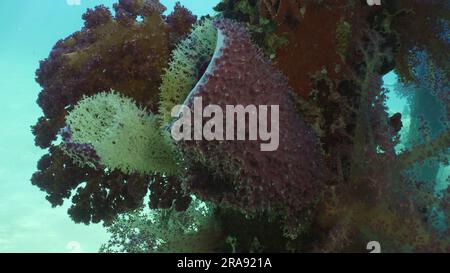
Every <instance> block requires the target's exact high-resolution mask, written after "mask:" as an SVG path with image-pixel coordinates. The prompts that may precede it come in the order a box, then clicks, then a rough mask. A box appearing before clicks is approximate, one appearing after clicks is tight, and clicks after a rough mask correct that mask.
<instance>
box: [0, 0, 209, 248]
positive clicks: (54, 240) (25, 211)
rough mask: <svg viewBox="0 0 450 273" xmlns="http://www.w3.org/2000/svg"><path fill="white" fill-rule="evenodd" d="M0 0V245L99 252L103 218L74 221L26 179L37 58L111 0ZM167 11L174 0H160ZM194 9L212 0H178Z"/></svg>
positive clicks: (31, 167)
mask: <svg viewBox="0 0 450 273" xmlns="http://www.w3.org/2000/svg"><path fill="white" fill-rule="evenodd" d="M76 2H78V1H77V0H1V1H0V37H1V39H0V105H1V107H0V252H73V251H75V252H77V251H81V252H96V251H97V250H98V248H99V247H100V245H101V244H102V243H103V242H105V241H106V240H107V239H108V236H107V234H106V231H105V229H104V228H103V227H102V226H101V225H90V226H85V225H82V224H75V223H73V222H72V221H71V220H70V218H69V216H68V215H67V213H66V211H67V208H68V206H69V204H68V202H67V201H66V203H65V205H64V206H63V207H59V208H54V209H53V208H51V206H50V203H49V202H47V200H45V194H44V193H43V192H40V191H39V189H38V188H37V187H34V186H32V185H31V183H30V177H31V175H32V174H33V172H34V171H35V169H36V162H37V160H38V159H39V158H40V157H41V155H42V154H43V151H42V150H40V149H38V148H36V147H35V146H34V138H33V136H32V134H31V131H30V126H31V125H33V124H34V123H35V122H36V121H37V118H38V117H39V116H40V115H41V110H40V108H39V107H38V106H37V105H36V103H35V101H36V98H37V94H38V93H39V92H40V87H39V85H38V84H37V83H36V82H35V81H34V78H35V76H34V73H35V70H36V69H37V68H38V65H39V60H41V59H44V58H46V57H47V56H48V53H49V52H50V50H51V48H52V46H53V45H54V44H55V42H56V41H57V40H59V39H61V38H64V37H66V36H68V35H69V34H71V33H73V32H74V31H76V30H79V29H80V28H81V27H82V25H83V21H82V20H81V15H82V14H83V13H84V12H85V10H86V8H88V7H94V6H96V5H99V4H104V5H106V6H109V7H111V6H112V4H113V3H114V2H116V1H115V0H103V1H102V0H81V1H80V5H69V3H76ZM161 2H162V3H163V4H165V5H166V6H167V7H168V8H169V10H171V9H172V7H173V5H174V3H175V2H176V1H174V0H162V1H161ZM180 2H181V3H182V4H183V5H185V6H186V7H188V8H189V9H191V10H192V11H194V13H195V14H197V15H205V14H208V13H211V12H212V7H213V6H214V5H215V3H217V1H216V0H214V1H210V0H208V1H204V0H185V1H180Z"/></svg>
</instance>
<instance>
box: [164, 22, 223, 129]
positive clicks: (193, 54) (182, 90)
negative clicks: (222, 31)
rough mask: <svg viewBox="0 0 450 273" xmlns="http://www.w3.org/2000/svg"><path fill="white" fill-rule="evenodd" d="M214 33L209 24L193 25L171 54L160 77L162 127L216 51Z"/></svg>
mask: <svg viewBox="0 0 450 273" xmlns="http://www.w3.org/2000/svg"><path fill="white" fill-rule="evenodd" d="M216 41H217V30H216V28H215V27H214V26H213V22H212V20H209V19H206V20H204V21H203V22H201V23H198V24H196V25H195V26H194V27H193V29H192V32H191V34H190V35H189V36H188V37H187V38H186V39H185V40H183V41H182V42H181V43H180V44H179V45H178V47H177V48H176V49H175V50H174V51H173V53H172V61H171V62H170V66H169V68H168V69H166V72H165V74H164V75H163V76H162V84H161V87H160V90H161V101H160V109H159V112H160V115H161V119H162V121H163V124H166V123H169V122H170V120H171V115H170V114H171V111H172V108H173V107H174V106H175V105H179V104H182V103H183V102H184V100H185V98H186V97H187V95H188V94H189V92H190V91H191V90H192V88H193V87H194V85H195V83H196V82H197V81H198V80H199V76H201V75H202V74H203V69H204V68H205V67H206V65H207V64H208V63H209V61H210V60H211V58H212V55H213V53H214V50H215V48H216Z"/></svg>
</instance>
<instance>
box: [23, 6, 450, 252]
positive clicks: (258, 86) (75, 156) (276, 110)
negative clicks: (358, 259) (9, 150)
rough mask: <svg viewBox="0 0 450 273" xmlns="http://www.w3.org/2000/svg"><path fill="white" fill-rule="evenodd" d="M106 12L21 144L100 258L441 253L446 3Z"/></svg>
mask: <svg viewBox="0 0 450 273" xmlns="http://www.w3.org/2000/svg"><path fill="white" fill-rule="evenodd" d="M113 9H114V13H113V12H111V11H110V10H109V9H108V8H106V7H105V6H98V7H96V8H94V9H88V10H87V11H86V13H85V14H84V15H83V19H84V22H85V23H84V27H83V28H82V29H81V30H80V31H77V32H75V33H73V34H72V35H70V36H69V37H66V38H65V39H63V40H60V41H58V42H57V43H56V44H55V46H54V47H53V49H52V51H51V52H50V54H49V56H48V58H47V59H45V60H43V61H42V62H41V63H40V68H39V69H38V71H37V72H36V79H37V82H38V83H39V84H40V85H41V86H42V91H41V93H40V94H39V97H38V100H37V103H38V105H39V106H40V107H41V108H42V110H43V113H44V115H43V116H42V117H40V118H39V120H38V121H37V123H36V125H34V126H33V127H32V131H33V134H34V135H35V137H36V138H35V143H36V145H37V146H38V147H41V148H42V149H46V150H47V154H46V155H44V156H43V157H42V158H41V159H40V160H39V162H38V166H37V168H38V170H37V171H36V173H35V174H34V175H33V177H32V179H31V181H32V183H33V185H36V186H37V187H39V188H40V189H41V190H43V191H45V192H46V194H47V199H48V201H49V202H50V203H51V204H52V205H53V206H60V205H62V204H63V202H64V201H65V200H70V201H67V202H71V204H72V205H71V207H70V208H69V210H68V214H69V215H70V217H71V218H72V219H73V221H75V222H77V223H85V224H89V223H99V222H102V223H103V224H104V225H106V226H107V228H108V230H109V232H110V233H111V238H110V240H109V241H108V242H106V243H105V244H104V245H103V246H102V248H101V249H100V250H101V251H103V252H367V251H368V250H367V249H374V251H380V249H381V250H382V251H383V252H423V251H430V252H448V251H450V222H449V221H450V186H449V181H448V180H449V179H448V178H447V181H445V177H444V178H442V177H443V176H445V175H442V173H441V171H440V170H441V169H444V168H446V167H447V166H448V165H449V163H448V162H449V147H450V130H449V125H450V123H449V113H450V107H449V106H450V96H449V94H450V93H449V92H450V88H449V82H448V78H449V75H448V73H449V72H450V67H449V63H448V60H449V52H450V50H449V49H450V43H449V42H450V41H449V39H448V33H449V31H450V29H449V21H448V20H449V19H450V4H449V2H448V1H427V0H420V1H419V0H417V1H410V0H391V1H365V0H360V1H358V0H345V1H344V0H320V1H319V0H281V1H279V0H278V1H273V0H222V1H220V2H219V4H218V5H217V7H216V11H217V15H215V16H214V17H210V16H208V17H202V18H197V17H196V16H194V15H193V14H192V13H191V12H190V11H189V10H187V9H186V8H184V7H183V6H181V5H180V4H177V5H176V6H175V9H174V11H173V12H172V13H170V14H169V15H167V16H166V15H163V14H164V11H165V7H164V6H163V5H161V4H160V3H159V1H158V0H119V1H118V3H116V4H114V6H113ZM391 71H394V72H395V73H396V74H397V75H398V77H399V83H398V84H397V85H396V87H395V92H396V93H397V94H399V95H402V96H404V97H406V98H408V102H409V106H408V107H409V108H408V111H404V112H403V113H391V112H389V109H388V108H387V106H386V100H387V97H388V95H389V90H386V89H385V88H383V80H382V79H383V76H384V75H385V74H387V73H389V72H391ZM391 92H393V91H391ZM438 174H440V175H438ZM437 177H439V179H438V178H437ZM447 177H448V174H447ZM147 197H148V198H147ZM147 200H148V201H147ZM147 202H148V204H146V203H147Z"/></svg>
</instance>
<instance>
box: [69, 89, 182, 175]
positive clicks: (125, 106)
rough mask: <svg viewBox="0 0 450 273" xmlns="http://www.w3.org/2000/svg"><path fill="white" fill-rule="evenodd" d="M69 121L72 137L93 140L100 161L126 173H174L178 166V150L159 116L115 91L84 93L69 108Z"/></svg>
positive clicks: (85, 140) (74, 139) (82, 142)
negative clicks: (91, 94) (162, 130)
mask: <svg viewBox="0 0 450 273" xmlns="http://www.w3.org/2000/svg"><path fill="white" fill-rule="evenodd" d="M66 123H67V125H68V126H69V128H70V129H71V131H72V141H73V142H76V143H80V144H90V145H91V146H92V147H93V148H94V149H95V151H96V153H97V155H98V156H99V157H100V160H101V164H102V165H104V166H106V167H107V168H109V169H112V170H115V169H117V170H120V171H122V172H124V173H127V174H132V173H136V172H137V173H141V174H148V173H152V172H159V173H166V174H174V173H177V172H178V170H179V166H178V164H177V160H176V158H177V156H176V153H175V151H174V149H173V147H172V145H171V143H170V139H168V136H166V135H164V134H163V133H162V132H161V130H160V126H159V125H158V117H157V116H155V115H152V114H149V113H148V112H147V111H146V109H145V108H141V107H138V106H137V105H136V103H135V101H134V100H133V99H131V98H128V97H125V96H123V95H120V94H118V93H115V92H108V93H106V92H103V93H99V94H96V95H94V96H91V97H84V98H83V99H82V100H81V101H79V102H78V104H77V105H76V106H75V107H74V109H73V110H72V111H70V112H69V114H68V115H67V118H66Z"/></svg>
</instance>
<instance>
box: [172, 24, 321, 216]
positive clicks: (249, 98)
mask: <svg viewBox="0 0 450 273" xmlns="http://www.w3.org/2000/svg"><path fill="white" fill-rule="evenodd" d="M214 25H215V27H216V28H217V30H218V34H217V48H216V51H215V53H214V56H213V57H212V60H211V62H210V64H209V67H208V68H207V70H206V72H205V74H204V75H203V77H202V78H201V79H200V81H199V82H198V83H197V85H196V86H195V88H194V89H192V91H191V92H190V94H189V95H188V97H187V99H186V101H185V105H187V106H188V107H189V108H190V109H191V112H192V113H191V114H193V110H192V109H193V103H194V99H195V98H199V97H201V98H202V101H203V105H209V104H215V105H219V106H220V107H221V108H222V109H224V110H225V109H226V105H243V106H247V105H256V106H258V105H279V111H280V113H279V133H280V135H279V140H280V143H279V148H278V149H277V150H276V151H273V152H263V151H261V149H260V144H261V143H262V141H260V140H257V141H249V140H245V141H206V140H192V141H186V140H184V141H180V142H179V143H178V145H179V146H180V147H181V150H182V151H183V153H184V156H185V159H187V160H186V161H187V163H188V164H189V165H190V167H188V168H189V169H190V170H191V174H192V175H191V176H189V177H188V179H187V182H186V185H187V187H188V188H189V189H190V190H191V191H192V192H194V193H196V194H197V195H198V196H200V197H201V198H204V199H207V200H212V201H215V202H216V203H222V204H227V205H231V206H233V207H236V208H238V209H242V210H244V211H249V212H257V211H263V210H267V209H282V210H284V211H285V212H286V213H287V215H292V213H296V212H299V211H300V210H302V209H304V208H306V207H307V206H308V205H310V204H312V202H313V201H314V200H317V198H318V197H319V195H320V192H321V189H322V186H323V184H324V180H323V179H324V175H323V172H324V167H323V162H322V153H321V148H320V144H319V141H318V139H317V138H316V136H315V135H314V133H313V131H312V129H311V128H309V127H308V126H307V125H306V124H305V122H303V121H302V119H301V117H300V116H299V115H298V113H297V111H296V110H295V104H294V103H293V101H292V100H291V97H290V92H291V90H290V88H289V86H288V81H287V79H286V78H285V77H284V76H283V75H282V74H281V73H280V72H278V71H277V70H276V69H275V68H274V67H273V66H272V64H271V63H270V62H269V61H268V60H267V59H266V57H264V56H263V54H262V53H261V50H260V49H259V48H257V47H256V46H254V45H253V43H252V41H251V38H250V35H249V34H248V32H247V30H246V28H245V27H244V26H243V25H241V24H238V23H236V22H234V21H231V20H228V19H220V20H218V21H216V22H215V23H214ZM305 54H307V52H305ZM234 119H235V124H236V116H235V117H234ZM225 121H226V117H224V123H223V124H226V123H225ZM204 122H205V121H204ZM247 130H248V126H247ZM247 133H248V131H247ZM235 134H236V133H235ZM235 139H236V135H235ZM202 173H203V174H204V175H202Z"/></svg>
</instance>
